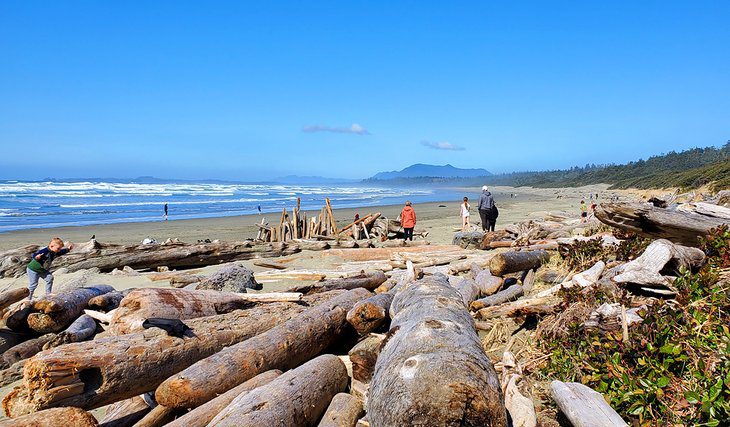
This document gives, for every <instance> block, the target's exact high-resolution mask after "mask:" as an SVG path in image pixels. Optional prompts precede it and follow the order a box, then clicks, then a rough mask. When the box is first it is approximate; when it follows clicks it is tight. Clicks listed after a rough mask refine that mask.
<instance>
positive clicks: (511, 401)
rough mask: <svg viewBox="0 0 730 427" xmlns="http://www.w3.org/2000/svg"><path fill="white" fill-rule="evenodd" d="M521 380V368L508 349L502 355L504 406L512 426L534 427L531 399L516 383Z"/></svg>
mask: <svg viewBox="0 0 730 427" xmlns="http://www.w3.org/2000/svg"><path fill="white" fill-rule="evenodd" d="M521 380H522V368H521V367H520V365H519V363H517V360H516V359H515V357H514V355H513V354H512V353H511V352H510V351H505V352H504V353H503V355H502V392H503V393H504V406H505V407H506V408H507V411H508V412H509V415H510V418H512V426H513V427H536V426H537V414H535V405H534V404H533V403H532V399H530V398H529V397H527V396H525V395H523V394H522V392H521V391H520V389H519V387H518V386H517V383H518V382H519V381H521Z"/></svg>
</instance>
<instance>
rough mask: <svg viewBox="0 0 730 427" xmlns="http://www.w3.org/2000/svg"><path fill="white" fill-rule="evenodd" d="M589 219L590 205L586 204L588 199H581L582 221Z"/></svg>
mask: <svg viewBox="0 0 730 427" xmlns="http://www.w3.org/2000/svg"><path fill="white" fill-rule="evenodd" d="M586 221H588V207H587V206H586V201H585V200H581V201H580V222H586Z"/></svg>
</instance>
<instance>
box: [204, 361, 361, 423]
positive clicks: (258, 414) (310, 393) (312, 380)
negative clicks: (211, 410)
mask: <svg viewBox="0 0 730 427" xmlns="http://www.w3.org/2000/svg"><path fill="white" fill-rule="evenodd" d="M347 382H348V377H347V369H345V365H344V364H343V363H342V361H341V360H340V359H339V358H338V357H337V356H333V355H331V354H325V355H322V356H319V357H317V358H315V359H312V360H310V361H309V362H307V363H305V364H303V365H302V366H300V367H298V368H295V369H292V370H291V371H288V372H285V373H284V374H282V375H281V376H280V377H279V378H277V379H275V380H273V381H272V382H270V383H268V384H266V385H264V386H262V387H259V388H257V389H255V390H253V391H251V392H249V393H248V394H246V395H244V396H241V397H240V398H236V399H234V400H233V402H231V403H230V404H229V405H228V406H227V407H226V408H225V409H223V411H221V413H220V414H218V416H216V417H215V418H214V419H213V421H211V422H210V426H211V427H228V426H230V427H239V426H292V427H295V426H303V427H304V426H314V425H316V424H317V421H318V420H319V419H320V417H321V416H322V413H324V411H325V410H326V409H327V405H328V404H329V403H330V402H331V401H332V398H333V397H334V396H335V395H336V394H337V393H339V392H342V391H344V390H345V388H346V387H347Z"/></svg>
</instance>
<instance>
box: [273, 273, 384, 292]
mask: <svg viewBox="0 0 730 427" xmlns="http://www.w3.org/2000/svg"><path fill="white" fill-rule="evenodd" d="M386 280H388V278H387V277H385V273H383V272H382V271H375V272H371V273H362V274H359V275H357V276H354V277H345V278H342V279H329V280H323V281H321V282H317V283H314V284H311V285H306V286H295V287H293V288H291V289H289V290H288V291H287V292H301V293H303V294H305V295H310V294H314V293H318V292H327V291H333V290H337V289H356V288H365V289H368V290H373V289H375V288H377V287H378V286H380V285H381V284H383V282H385V281H386Z"/></svg>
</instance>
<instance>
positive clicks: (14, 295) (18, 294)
mask: <svg viewBox="0 0 730 427" xmlns="http://www.w3.org/2000/svg"><path fill="white" fill-rule="evenodd" d="M29 293H30V291H28V288H16V289H10V290H7V291H5V292H3V293H0V310H5V309H6V308H8V307H10V306H11V305H12V304H14V303H16V302H18V301H20V300H22V299H23V298H25V297H27V296H28V294H29Z"/></svg>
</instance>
